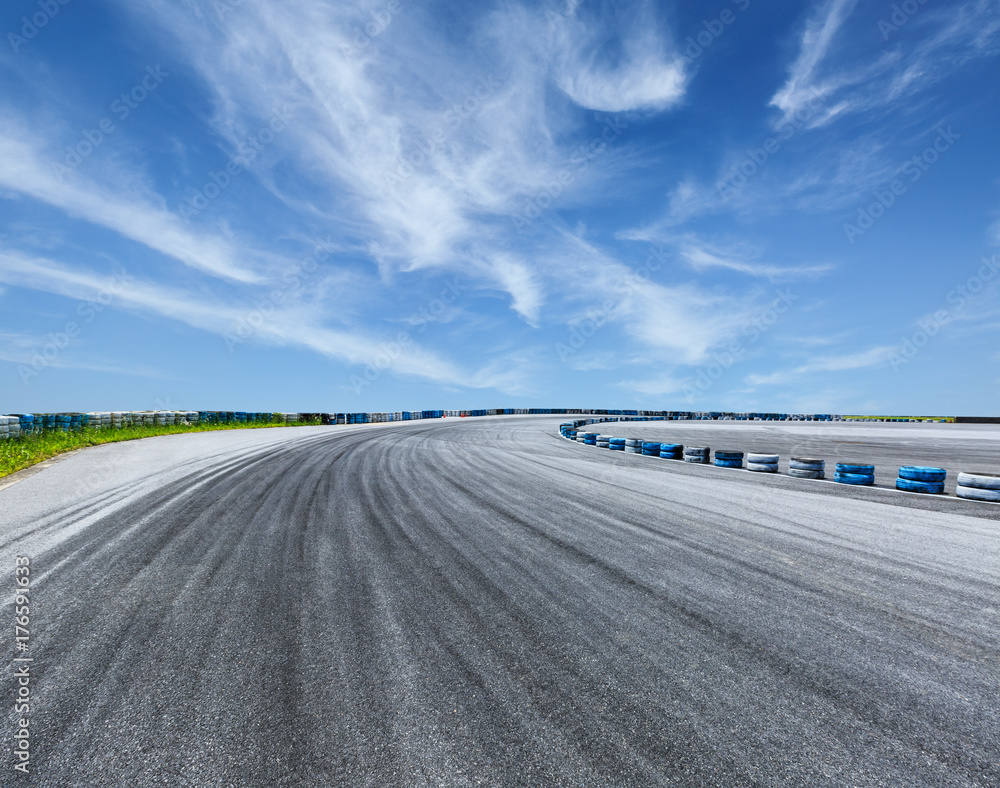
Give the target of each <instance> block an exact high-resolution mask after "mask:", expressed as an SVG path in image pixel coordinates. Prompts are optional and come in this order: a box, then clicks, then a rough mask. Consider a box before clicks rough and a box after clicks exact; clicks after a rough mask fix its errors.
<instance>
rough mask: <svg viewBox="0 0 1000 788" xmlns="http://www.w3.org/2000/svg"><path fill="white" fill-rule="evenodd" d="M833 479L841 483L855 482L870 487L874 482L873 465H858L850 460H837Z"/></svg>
mask: <svg viewBox="0 0 1000 788" xmlns="http://www.w3.org/2000/svg"><path fill="white" fill-rule="evenodd" d="M833 480H834V481H835V482H840V483H841V484H856V485H860V486H866V487H870V486H871V485H873V484H875V466H874V465H858V464H856V463H852V462H838V463H837V470H836V471H835V472H834V474H833Z"/></svg>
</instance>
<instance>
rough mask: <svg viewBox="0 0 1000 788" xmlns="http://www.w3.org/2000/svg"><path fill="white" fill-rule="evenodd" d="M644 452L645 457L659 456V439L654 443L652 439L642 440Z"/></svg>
mask: <svg viewBox="0 0 1000 788" xmlns="http://www.w3.org/2000/svg"><path fill="white" fill-rule="evenodd" d="M642 454H643V456H644V457H659V456H660V443H659V441H657V442H655V443H653V442H650V441H643V442H642Z"/></svg>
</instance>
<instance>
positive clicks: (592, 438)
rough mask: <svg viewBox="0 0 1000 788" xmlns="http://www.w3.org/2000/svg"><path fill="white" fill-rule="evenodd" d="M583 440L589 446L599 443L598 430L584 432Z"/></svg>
mask: <svg viewBox="0 0 1000 788" xmlns="http://www.w3.org/2000/svg"><path fill="white" fill-rule="evenodd" d="M583 442H584V443H585V444H587V445H588V446H596V445H597V433H596V432H585V433H583Z"/></svg>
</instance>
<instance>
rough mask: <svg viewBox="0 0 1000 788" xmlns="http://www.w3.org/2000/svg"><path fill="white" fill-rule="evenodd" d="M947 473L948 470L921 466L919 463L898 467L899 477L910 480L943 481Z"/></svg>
mask: <svg viewBox="0 0 1000 788" xmlns="http://www.w3.org/2000/svg"><path fill="white" fill-rule="evenodd" d="M947 475H948V472H947V471H946V470H945V469H944V468H923V467H921V466H919V465H904V466H903V467H902V468H900V469H899V478H900V479H905V480H906V481H911V482H943V481H944V478H945V476H947ZM900 489H903V488H900Z"/></svg>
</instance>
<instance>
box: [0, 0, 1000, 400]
mask: <svg viewBox="0 0 1000 788" xmlns="http://www.w3.org/2000/svg"><path fill="white" fill-rule="evenodd" d="M0 29H2V31H3V32H4V37H5V41H4V42H3V44H2V46H0V53H2V54H0V70H2V79H0V103H2V111H0V392H2V395H0V410H3V411H4V412H11V411H14V412H17V411H33V410H34V411H45V410H67V409H72V410H92V409H138V408H156V407H177V408H192V409H202V408H204V409H223V408H225V409H247V410H323V411H334V410H336V411H343V410H350V411H355V410H370V411H378V410H404V409H413V408H430V407H439V408H462V407H500V406H507V407H532V406H570V407H640V408H656V409H661V408H669V409H720V410H768V411H806V412H840V413H852V412H853V413H856V412H886V413H888V412H892V413H914V414H917V413H921V414H942V415H954V414H996V413H998V411H1000V409H998V406H997V397H996V391H997V389H998V385H1000V348H998V345H997V342H996V337H997V335H998V329H1000V309H998V305H1000V304H998V299H997V294H998V287H997V283H998V282H1000V256H998V252H1000V248H998V247H1000V153H998V148H997V131H998V128H1000V100H998V99H1000V79H997V77H998V73H1000V72H998V57H997V56H998V52H1000V3H998V2H996V1H995V0H994V1H992V2H986V1H985V0H972V1H970V2H951V3H949V2H935V0H927V1H926V2H920V1H919V0H909V1H908V2H904V3H889V2H887V3H884V4H883V3H879V2H869V3H861V2H852V1H851V0H828V2H820V3H798V2H795V3H793V2H769V3H765V2H758V0H735V1H730V0H724V1H723V0H720V1H719V2H715V3H686V4H678V3H670V2H659V3H629V2H614V3H611V2H607V3H598V2H583V1H582V0H581V1H580V2H554V1H553V2H550V3H518V2H501V3H490V2H482V3H446V2H414V1H412V0H375V1H374V2H370V3H368V2H359V3H353V4H352V3H347V2H335V3H334V2H330V3H324V2H318V1H308V2H307V1H305V0H303V1H301V2H300V1H298V0H288V1H287V2H282V3H269V2H263V1H261V2H255V0H242V2H239V1H238V0H214V2H200V1H199V0H169V1H168V0H128V2H125V1H124V0H122V2H83V0H68V1H67V2H60V0H42V1H41V2H37V0H36V2H21V0H12V1H11V2H8V3H5V4H4V5H3V9H2V11H0Z"/></svg>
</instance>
